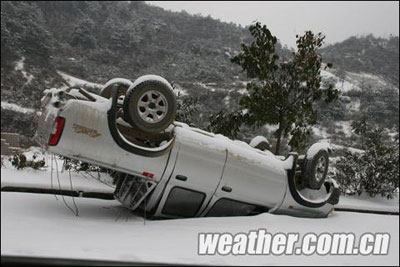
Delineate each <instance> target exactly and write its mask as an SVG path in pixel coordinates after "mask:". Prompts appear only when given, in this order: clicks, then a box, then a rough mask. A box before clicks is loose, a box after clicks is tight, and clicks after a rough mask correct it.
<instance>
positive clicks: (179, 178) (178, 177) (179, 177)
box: [175, 175, 187, 182]
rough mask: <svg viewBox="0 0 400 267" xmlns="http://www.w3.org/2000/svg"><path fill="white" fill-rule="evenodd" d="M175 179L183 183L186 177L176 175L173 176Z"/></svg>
mask: <svg viewBox="0 0 400 267" xmlns="http://www.w3.org/2000/svg"><path fill="white" fill-rule="evenodd" d="M175 179H176V180H179V181H183V182H185V181H186V180H187V177H186V176H184V175H177V176H175Z"/></svg>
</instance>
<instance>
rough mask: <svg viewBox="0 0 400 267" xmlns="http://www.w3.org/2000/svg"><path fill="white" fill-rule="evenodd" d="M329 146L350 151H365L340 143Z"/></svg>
mask: <svg viewBox="0 0 400 267" xmlns="http://www.w3.org/2000/svg"><path fill="white" fill-rule="evenodd" d="M331 147H332V148H333V149H335V150H339V149H344V150H348V151H350V152H351V153H364V152H365V151H364V150H362V149H358V148H354V147H348V146H342V145H337V144H331Z"/></svg>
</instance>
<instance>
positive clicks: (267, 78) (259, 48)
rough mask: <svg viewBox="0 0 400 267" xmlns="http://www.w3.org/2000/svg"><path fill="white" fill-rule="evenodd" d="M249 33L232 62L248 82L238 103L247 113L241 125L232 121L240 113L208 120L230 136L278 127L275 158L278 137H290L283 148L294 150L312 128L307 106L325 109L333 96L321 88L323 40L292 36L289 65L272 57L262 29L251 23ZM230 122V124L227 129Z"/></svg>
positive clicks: (311, 113) (273, 48)
mask: <svg viewBox="0 0 400 267" xmlns="http://www.w3.org/2000/svg"><path fill="white" fill-rule="evenodd" d="M249 30H250V33H251V35H252V36H253V41H252V42H251V43H250V45H246V44H242V52H241V53H239V54H238V55H237V56H235V57H233V58H232V62H234V63H236V64H238V65H240V66H241V67H242V69H243V70H244V71H245V72H246V74H247V76H248V77H249V78H251V79H254V80H253V81H251V82H250V83H248V84H247V90H248V92H249V94H248V95H244V96H243V97H242V98H241V99H240V105H241V108H242V109H247V110H248V112H247V113H246V115H245V116H244V118H243V119H238V116H240V114H241V113H237V115H227V114H225V115H222V114H219V115H217V116H214V117H212V120H213V121H214V125H215V123H216V122H218V121H220V122H224V123H225V127H232V128H230V129H226V130H225V131H227V132H231V133H232V134H231V135H232V136H236V135H237V131H238V130H239V128H240V124H241V123H242V122H244V123H246V124H247V125H250V126H255V127H261V126H263V125H265V124H266V123H268V124H279V128H278V130H277V131H276V132H275V136H276V137H277V140H278V141H277V145H276V151H275V153H276V154H279V149H280V139H281V136H283V137H288V136H289V135H291V136H292V138H291V140H290V142H289V145H290V146H291V147H292V148H299V147H300V146H302V145H303V144H304V141H305V140H306V138H307V137H308V136H309V135H310V126H311V125H314V124H316V111H315V107H314V105H313V104H314V103H315V102H317V101H319V100H324V101H325V103H330V102H332V101H334V100H336V99H337V98H338V95H339V91H338V90H336V89H334V88H333V85H331V84H329V85H327V86H326V87H325V88H321V86H322V85H323V84H322V83H321V75H320V72H321V63H322V57H321V56H320V54H319V53H318V49H319V48H320V47H321V46H322V44H323V40H324V38H325V37H324V36H323V35H322V34H321V33H319V34H317V35H314V34H313V33H312V32H311V31H307V32H306V33H305V34H304V35H303V36H297V41H296V43H297V50H296V52H294V53H293V54H292V57H291V59H290V60H288V61H282V60H279V59H280V57H279V55H278V54H277V52H276V44H277V38H276V37H275V36H273V35H272V34H271V32H270V31H269V30H268V28H267V27H266V26H265V25H261V24H260V23H259V22H257V23H255V24H253V25H251V26H250V28H249ZM230 118H232V119H234V120H235V122H232V123H227V122H226V119H230ZM238 124H239V125H238ZM212 128H215V126H213V127H212Z"/></svg>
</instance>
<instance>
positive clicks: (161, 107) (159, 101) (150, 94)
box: [137, 90, 168, 123]
mask: <svg viewBox="0 0 400 267" xmlns="http://www.w3.org/2000/svg"><path fill="white" fill-rule="evenodd" d="M137 110H138V113H139V116H140V118H141V119H142V120H144V121H146V122H149V123H157V122H160V121H161V120H162V119H164V117H165V116H166V114H167V110H168V103H167V99H166V98H165V96H164V95H163V94H162V93H160V92H158V91H154V90H152V91H147V92H145V93H144V94H143V95H142V96H141V97H140V98H139V104H138V106H137Z"/></svg>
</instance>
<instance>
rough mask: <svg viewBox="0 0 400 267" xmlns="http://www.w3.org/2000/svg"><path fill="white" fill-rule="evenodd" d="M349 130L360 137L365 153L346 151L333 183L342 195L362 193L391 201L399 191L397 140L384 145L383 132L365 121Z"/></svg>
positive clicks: (337, 165) (338, 163)
mask: <svg viewBox="0 0 400 267" xmlns="http://www.w3.org/2000/svg"><path fill="white" fill-rule="evenodd" d="M357 124H358V125H357ZM353 128H354V129H355V132H356V133H357V134H361V135H362V143H363V146H364V150H365V152H364V153H361V154H360V153H354V152H349V151H348V152H346V154H345V155H344V156H343V157H342V158H341V159H340V160H339V161H338V162H337V163H336V168H337V172H336V179H337V181H339V183H340V184H341V189H342V191H343V193H347V194H358V195H361V193H363V192H366V193H368V194H369V195H370V196H372V197H374V196H376V195H378V194H380V195H382V196H383V197H387V198H392V197H393V193H394V192H396V191H398V188H399V142H398V139H397V140H395V141H394V142H393V141H389V142H387V141H386V142H385V141H384V140H385V139H386V138H384V131H383V129H380V128H374V129H372V128H371V127H370V126H368V125H367V124H366V123H365V121H362V122H359V123H356V124H355V125H353ZM386 140H387V139H386Z"/></svg>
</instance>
